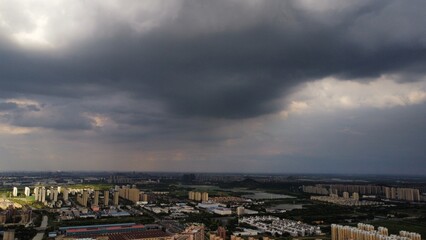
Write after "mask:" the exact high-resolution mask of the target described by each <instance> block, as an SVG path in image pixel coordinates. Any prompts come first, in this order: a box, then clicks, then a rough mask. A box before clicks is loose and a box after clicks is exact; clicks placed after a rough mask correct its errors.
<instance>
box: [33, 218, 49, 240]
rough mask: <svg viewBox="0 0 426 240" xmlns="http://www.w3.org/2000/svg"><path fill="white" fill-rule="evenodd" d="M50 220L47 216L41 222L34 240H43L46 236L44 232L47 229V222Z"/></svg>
mask: <svg viewBox="0 0 426 240" xmlns="http://www.w3.org/2000/svg"><path fill="white" fill-rule="evenodd" d="M48 220H49V218H48V217H47V216H46V215H45V216H43V220H42V221H41V224H40V227H38V228H37V230H38V233H37V234H36V235H35V236H34V237H33V240H42V239H43V236H44V231H45V230H46V228H47V222H48Z"/></svg>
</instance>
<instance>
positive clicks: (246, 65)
mask: <svg viewBox="0 0 426 240" xmlns="http://www.w3.org/2000/svg"><path fill="white" fill-rule="evenodd" d="M257 4H258V5H257V6H254V7H251V8H250V7H247V6H246V4H245V3H244V1H241V2H238V1H235V2H232V1H214V2H204V1H182V6H181V8H180V10H179V11H177V12H171V13H170V14H177V16H176V17H175V18H173V21H165V22H162V24H161V25H159V26H155V27H154V28H153V29H151V30H149V31H148V32H145V33H138V32H135V31H134V30H133V29H132V26H130V25H129V24H126V23H124V22H122V21H120V20H119V19H118V18H115V16H113V15H112V16H110V15H108V14H107V13H106V12H102V8H101V9H100V10H99V9H98V10H96V11H99V12H98V16H97V19H96V21H97V22H96V24H97V27H96V28H95V30H94V32H93V33H92V36H90V37H88V38H87V39H86V40H80V41H77V42H74V43H72V44H71V45H70V47H69V48H68V49H67V50H66V51H62V52H60V53H55V52H53V53H52V52H49V53H40V52H32V53H31V52H25V51H21V50H16V49H11V48H10V47H7V48H5V47H3V48H0V58H1V59H0V60H1V61H0V74H1V75H0V78H1V79H2V81H1V82H0V89H1V90H0V91H4V92H8V93H9V94H10V92H17V93H32V94H40V95H56V96H67V97H70V98H73V97H88V96H93V95H103V94H108V92H114V91H123V92H128V93H130V94H131V95H132V96H133V97H135V98H137V99H153V100H159V101H161V102H162V103H164V104H165V106H166V107H167V109H168V111H170V112H171V113H175V114H178V115H181V116H189V117H193V116H202V117H213V118H247V117H254V116H259V115H263V114H267V113H271V112H274V111H277V110H279V109H280V108H281V107H282V106H281V105H280V104H278V103H277V102H276V100H277V99H278V98H280V97H282V94H286V93H289V92H290V91H292V88H293V87H296V86H297V85H298V84H300V83H303V82H306V81H309V80H312V79H317V78H322V77H325V76H330V75H334V76H339V77H340V78H356V79H362V78H367V77H375V76H379V75H380V74H384V73H397V74H400V75H402V76H403V75H404V74H407V75H409V74H416V73H417V74H423V73H424V68H423V67H422V66H423V65H424V64H425V60H426V47H425V46H426V44H425V40H424V39H425V37H426V36H425V34H424V31H423V32H420V33H419V31H418V29H421V28H422V26H423V25H424V24H426V17H425V15H424V14H423V12H422V9H424V8H425V7H426V3H425V2H424V1H414V2H410V3H407V2H403V1H374V2H362V4H359V5H357V4H353V6H352V5H351V4H347V5H348V6H347V7H346V8H344V7H343V8H342V9H339V8H338V7H336V10H329V11H324V12H321V11H316V10H315V9H314V10H310V9H306V8H303V7H301V6H299V5H300V4H299V3H298V2H297V1H294V2H291V1H287V2H283V1H267V2H262V3H257ZM317 4H320V3H317ZM329 4H333V3H329ZM94 11H95V10H94ZM389 21H391V25H392V26H389V25H390V24H389V23H388V22H389ZM406 22H408V23H410V24H406ZM366 29H367V30H366ZM100 87H102V88H100Z"/></svg>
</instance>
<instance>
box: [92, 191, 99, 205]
mask: <svg viewBox="0 0 426 240" xmlns="http://www.w3.org/2000/svg"><path fill="white" fill-rule="evenodd" d="M93 204H94V205H96V206H99V191H95V197H94V199H93Z"/></svg>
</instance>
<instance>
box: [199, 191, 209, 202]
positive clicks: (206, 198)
mask: <svg viewBox="0 0 426 240" xmlns="http://www.w3.org/2000/svg"><path fill="white" fill-rule="evenodd" d="M201 201H202V202H208V201H209V193H207V192H203V193H202V194H201Z"/></svg>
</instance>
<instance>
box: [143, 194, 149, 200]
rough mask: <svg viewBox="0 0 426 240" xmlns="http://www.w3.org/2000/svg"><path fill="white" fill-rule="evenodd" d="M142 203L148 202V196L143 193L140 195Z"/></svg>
mask: <svg viewBox="0 0 426 240" xmlns="http://www.w3.org/2000/svg"><path fill="white" fill-rule="evenodd" d="M142 201H144V202H148V194H146V193H144V194H143V195H142Z"/></svg>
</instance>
